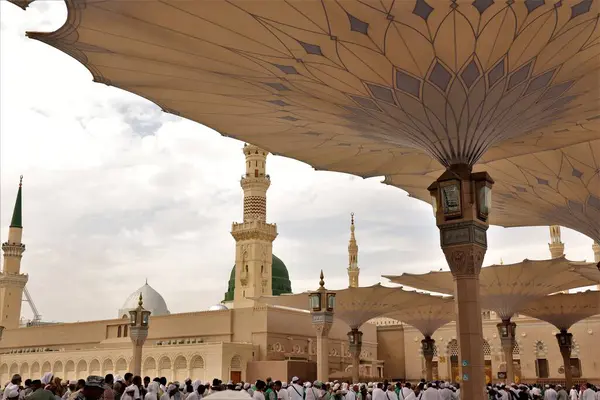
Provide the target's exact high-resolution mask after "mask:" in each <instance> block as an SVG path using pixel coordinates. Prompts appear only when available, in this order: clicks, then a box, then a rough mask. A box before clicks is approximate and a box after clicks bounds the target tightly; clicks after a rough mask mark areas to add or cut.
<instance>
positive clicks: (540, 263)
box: [384, 256, 595, 380]
mask: <svg viewBox="0 0 600 400" xmlns="http://www.w3.org/2000/svg"><path fill="white" fill-rule="evenodd" d="M587 267H588V266H587V264H586V263H573V262H571V261H569V260H567V259H566V258H565V257H564V256H563V257H559V258H553V259H549V260H527V259H525V260H523V261H522V262H520V263H516V264H507V265H491V266H489V267H485V268H482V269H481V273H480V274H479V283H480V293H481V305H482V307H483V308H484V309H486V310H492V311H495V312H496V313H497V314H498V316H499V317H500V318H501V319H502V323H501V324H499V325H498V330H499V334H500V337H501V341H502V344H503V346H502V348H503V352H504V357H505V359H506V372H507V380H512V379H513V376H514V371H513V359H512V355H513V353H512V350H513V347H514V345H515V328H516V324H515V323H514V322H511V318H512V316H513V315H514V314H516V313H519V312H521V310H522V308H523V307H524V306H525V305H526V304H528V303H529V302H531V301H533V300H536V299H539V298H543V297H545V296H547V295H549V294H552V293H557V292H560V291H563V290H568V289H573V288H578V287H584V286H589V285H593V284H595V282H594V280H593V279H590V278H589V277H587V276H585V275H584V273H583V272H581V273H580V272H578V271H579V270H582V271H584V272H585V269H586V268H587ZM384 277H385V278H388V279H389V280H390V281H392V282H394V283H398V284H401V285H405V286H410V287H413V288H416V289H420V290H427V291H431V292H437V293H444V294H452V293H454V280H453V276H452V273H451V272H450V271H433V272H429V273H427V274H420V275H417V274H402V275H399V276H384Z"/></svg>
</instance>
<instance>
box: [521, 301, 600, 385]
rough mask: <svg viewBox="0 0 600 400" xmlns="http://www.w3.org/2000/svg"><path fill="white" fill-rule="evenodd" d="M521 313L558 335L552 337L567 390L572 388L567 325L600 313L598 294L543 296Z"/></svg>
mask: <svg viewBox="0 0 600 400" xmlns="http://www.w3.org/2000/svg"><path fill="white" fill-rule="evenodd" d="M522 312H523V314H525V315H529V316H530V317H533V318H537V319H541V320H542V321H546V322H548V323H550V324H552V325H554V326H555V327H556V328H557V329H558V330H559V331H560V333H558V334H557V335H556V339H557V340H558V345H559V347H560V353H561V355H562V356H563V362H564V364H563V367H564V370H565V378H566V380H567V387H571V386H572V379H573V378H572V371H571V346H572V344H573V334H571V333H569V332H568V331H569V329H570V328H571V326H573V325H574V324H576V323H577V322H579V321H581V320H584V319H586V318H589V317H592V316H594V315H598V314H600V291H587V292H579V293H572V294H565V293H559V294H555V295H552V296H546V297H543V298H541V299H538V300H535V301H533V302H531V303H529V304H528V305H527V306H526V307H525V308H523V310H522Z"/></svg>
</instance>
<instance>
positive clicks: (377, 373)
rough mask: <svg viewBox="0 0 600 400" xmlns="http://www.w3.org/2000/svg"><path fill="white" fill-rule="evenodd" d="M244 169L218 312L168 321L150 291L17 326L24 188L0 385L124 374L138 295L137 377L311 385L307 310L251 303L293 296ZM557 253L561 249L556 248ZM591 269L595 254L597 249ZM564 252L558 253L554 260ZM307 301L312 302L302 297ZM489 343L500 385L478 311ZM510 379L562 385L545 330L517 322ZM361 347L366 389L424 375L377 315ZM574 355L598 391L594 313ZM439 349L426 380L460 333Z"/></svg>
mask: <svg viewBox="0 0 600 400" xmlns="http://www.w3.org/2000/svg"><path fill="white" fill-rule="evenodd" d="M243 152H244V155H245V158H246V162H245V169H246V172H245V174H244V176H243V177H242V179H241V186H242V188H243V191H244V202H243V210H244V212H243V222H241V223H234V224H233V225H232V231H231V234H232V236H233V238H234V239H235V241H236V254H235V265H234V267H233V269H232V271H231V275H230V279H229V282H228V286H227V291H226V293H225V295H224V298H223V301H222V303H221V304H218V305H216V306H214V307H211V308H210V309H209V310H207V311H199V312H192V313H178V314H172V313H171V312H170V311H169V309H168V306H167V302H166V301H165V299H164V298H163V297H162V296H161V295H160V293H158V292H157V291H156V290H155V289H154V288H152V287H151V286H150V285H149V284H148V283H147V282H146V283H145V284H144V285H143V286H141V287H140V288H139V289H137V290H135V291H134V292H132V293H131V295H130V296H129V297H128V298H127V299H126V300H125V302H124V303H123V306H122V307H121V308H120V309H119V310H118V311H116V314H115V319H111V320H101V321H87V322H78V323H60V324H47V325H37V326H22V325H21V324H20V315H21V301H20V299H21V298H22V294H23V289H24V287H25V284H26V283H27V280H28V275H26V274H24V273H22V272H21V260H22V256H23V253H24V251H25V245H24V244H23V242H22V233H23V224H22V218H21V214H22V210H21V202H22V187H21V185H19V190H18V195H17V201H16V205H15V209H14V213H13V217H12V220H11V224H10V228H9V235H8V240H7V241H6V242H5V243H3V244H2V250H3V252H4V263H3V268H2V272H1V273H0V312H1V314H0V326H4V327H5V330H4V332H3V334H2V339H1V341H0V382H1V383H5V382H7V381H8V380H9V379H10V376H12V375H13V374H16V373H19V374H21V376H23V377H24V378H27V377H36V378H37V377H39V376H40V375H42V374H43V373H46V372H53V373H55V375H57V376H60V377H62V378H63V379H76V378H83V377H85V376H87V375H89V374H98V375H104V374H107V373H113V374H120V375H122V374H124V373H125V372H127V371H129V370H131V369H132V365H131V363H132V360H133V352H132V344H131V340H130V337H129V331H128V330H129V311H130V310H131V309H133V308H135V307H136V306H137V299H138V296H139V294H140V293H142V297H143V300H144V307H145V308H146V309H148V310H150V311H151V312H152V314H151V317H150V323H149V326H150V329H149V334H148V339H147V340H146V343H145V345H144V350H143V359H142V374H143V375H148V376H164V377H166V378H167V379H168V380H178V381H182V380H184V379H186V378H188V377H190V378H193V379H200V380H203V381H206V380H210V379H212V378H214V377H218V378H221V379H223V380H229V379H231V380H234V381H240V380H246V381H252V380H255V379H258V378H265V377H267V376H272V377H273V378H278V379H286V380H289V379H290V378H291V377H292V376H294V375H297V376H302V377H304V378H306V379H314V378H315V377H316V359H317V355H316V350H317V346H316V332H315V329H314V328H313V326H312V324H311V315H310V314H309V313H308V312H303V311H297V310H291V309H284V308H277V307H271V306H266V305H262V304H256V303H255V302H254V301H252V300H251V298H254V297H258V296H263V295H284V294H286V293H291V292H292V284H291V281H290V278H289V272H288V269H287V267H286V265H285V263H284V262H283V261H282V260H281V259H279V258H278V257H276V256H275V255H274V254H273V250H272V244H273V241H274V240H275V238H276V237H277V226H276V225H275V224H270V223H268V222H267V219H266V212H267V197H266V193H267V190H268V188H269V186H270V177H269V175H268V174H267V173H266V171H267V170H266V159H267V152H266V151H264V150H262V149H260V148H258V147H255V146H251V145H246V146H245V147H244V149H243ZM551 233H552V234H551V243H550V250H551V253H552V256H553V257H554V256H556V257H558V256H560V255H562V253H563V252H564V244H562V242H561V240H560V229H558V230H557V229H556V228H555V227H553V228H552V229H551ZM561 246H562V247H561ZM594 251H595V256H596V261H600V248H599V247H598V245H597V244H596V245H595V247H594ZM559 253H560V254H559ZM347 272H348V286H349V287H357V286H358V285H359V274H360V268H359V264H358V245H357V241H356V237H355V225H354V216H352V221H351V227H350V241H349V245H348V269H347ZM307 301H308V299H307ZM483 320H484V322H483V329H484V337H485V341H484V343H482V346H483V349H484V354H485V360H486V375H487V377H488V379H489V380H496V379H497V378H498V376H499V375H500V374H501V373H502V372H503V371H505V363H504V362H503V355H502V350H501V346H500V339H499V338H498V332H497V328H496V324H497V323H498V322H499V318H497V316H496V315H495V314H494V313H493V312H488V311H484V312H483ZM515 322H516V323H517V326H518V328H517V329H518V331H517V332H518V333H517V334H518V340H517V343H518V345H517V346H515V349H514V352H513V353H514V359H515V363H516V364H517V368H516V369H515V370H516V371H517V372H516V376H515V377H514V380H515V381H534V380H539V379H546V380H552V379H555V380H557V381H558V380H561V379H562V376H563V372H562V371H561V368H564V366H563V365H562V358H561V356H560V353H559V349H558V345H557V343H556V339H555V337H554V334H555V333H556V332H555V331H556V329H555V328H553V327H552V326H551V325H549V324H547V323H545V322H542V321H539V320H535V319H531V318H528V317H524V316H519V317H517V318H516V319H515ZM361 330H362V332H363V346H362V353H361V355H360V375H361V376H362V377H364V379H365V380H378V379H383V378H388V379H407V380H418V379H420V378H421V377H423V376H424V370H425V360H424V358H423V355H422V352H421V339H422V336H421V334H420V333H419V332H418V331H417V330H416V329H415V328H413V327H411V326H409V325H405V324H402V323H400V322H398V321H395V320H390V319H386V318H378V319H376V320H372V321H370V322H369V323H367V324H365V325H363V327H361ZM347 331H348V327H347V326H345V325H344V324H343V323H341V322H339V321H336V322H334V324H333V326H332V329H331V331H330V333H329V337H330V343H329V369H330V370H329V373H330V374H329V375H330V378H336V377H337V378H344V377H349V376H350V374H351V368H352V366H351V365H352V357H351V354H350V348H349V345H348V338H347ZM571 332H572V333H573V334H574V338H575V346H574V349H573V355H572V360H571V364H572V369H574V371H576V373H575V377H576V379H577V377H581V379H589V380H591V381H595V382H600V363H599V362H598V360H600V348H599V346H597V342H598V336H600V316H596V317H594V318H589V319H587V320H584V321H582V322H580V323H577V324H576V325H574V326H573V328H572V329H571ZM433 338H434V339H435V341H436V350H435V358H434V375H435V377H436V378H439V379H445V380H457V379H456V378H457V377H458V378H460V377H459V373H458V371H459V366H458V343H457V341H456V326H455V324H454V323H450V324H447V325H445V326H444V327H442V328H440V329H439V330H438V331H437V332H436V333H435V335H434V336H433Z"/></svg>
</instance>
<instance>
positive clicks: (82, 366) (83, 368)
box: [75, 360, 88, 379]
mask: <svg viewBox="0 0 600 400" xmlns="http://www.w3.org/2000/svg"><path fill="white" fill-rule="evenodd" d="M75 375H76V378H77V379H84V378H86V377H87V375H88V373H87V362H85V360H80V361H79V362H78V363H77V370H76V371H75Z"/></svg>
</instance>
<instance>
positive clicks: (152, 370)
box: [142, 357, 156, 377]
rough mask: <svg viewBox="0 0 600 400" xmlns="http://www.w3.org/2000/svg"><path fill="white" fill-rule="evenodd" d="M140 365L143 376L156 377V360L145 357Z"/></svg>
mask: <svg viewBox="0 0 600 400" xmlns="http://www.w3.org/2000/svg"><path fill="white" fill-rule="evenodd" d="M142 365H143V367H142V370H143V373H144V375H147V376H152V377H154V376H156V360H155V359H154V358H153V357H147V358H146V359H145V360H144V364H142Z"/></svg>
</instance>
